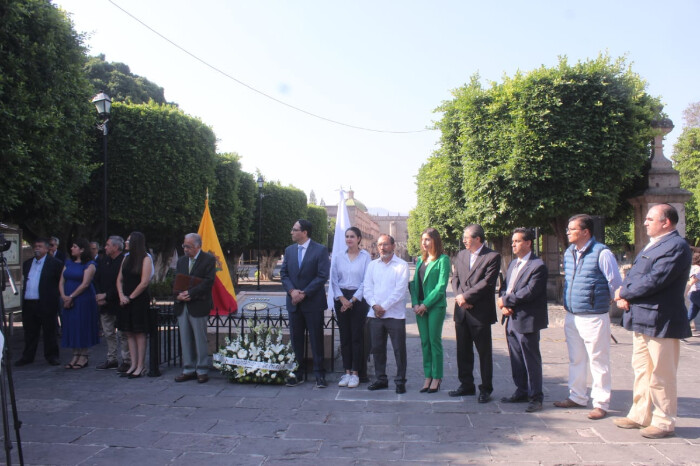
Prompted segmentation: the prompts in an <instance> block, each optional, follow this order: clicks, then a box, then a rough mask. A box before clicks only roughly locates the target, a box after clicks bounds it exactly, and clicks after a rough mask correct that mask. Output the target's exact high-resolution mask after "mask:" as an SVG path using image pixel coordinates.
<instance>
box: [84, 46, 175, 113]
mask: <svg viewBox="0 0 700 466" xmlns="http://www.w3.org/2000/svg"><path fill="white" fill-rule="evenodd" d="M85 71H86V72H87V75H88V77H89V79H90V83H91V84H92V89H93V93H94V94H96V93H98V92H100V91H104V92H105V93H107V95H109V96H110V97H111V99H112V101H114V102H131V103H133V104H145V103H148V101H149V100H153V101H155V102H156V103H158V104H164V103H166V101H165V92H164V91H163V88H162V87H160V86H158V85H157V84H155V83H153V82H151V81H149V80H148V79H146V78H144V77H142V76H138V75H135V74H133V73H132V72H131V70H130V69H129V66H128V65H125V64H124V63H118V62H112V63H109V62H107V61H105V56H104V54H100V55H98V56H96V57H90V58H88V61H87V64H86V65H85Z"/></svg>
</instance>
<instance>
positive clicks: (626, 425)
mask: <svg viewBox="0 0 700 466" xmlns="http://www.w3.org/2000/svg"><path fill="white" fill-rule="evenodd" d="M613 424H615V425H616V426H617V427H619V428H621V429H641V428H643V427H644V426H643V425H641V424H637V423H636V422H634V421H633V420H632V419H630V418H628V417H616V418H615V419H613Z"/></svg>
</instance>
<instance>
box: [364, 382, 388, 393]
mask: <svg viewBox="0 0 700 466" xmlns="http://www.w3.org/2000/svg"><path fill="white" fill-rule="evenodd" d="M385 388H389V382H380V381H379V380H376V381H374V382H372V383H371V384H369V386H368V387H367V390H371V391H374V390H384V389H385Z"/></svg>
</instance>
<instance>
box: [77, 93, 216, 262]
mask: <svg viewBox="0 0 700 466" xmlns="http://www.w3.org/2000/svg"><path fill="white" fill-rule="evenodd" d="M110 123H111V125H112V126H111V128H112V129H111V132H110V135H109V144H108V162H107V163H108V167H107V168H108V177H109V184H108V187H109V192H108V195H109V196H108V197H109V206H108V208H109V222H110V232H119V233H122V234H128V233H129V232H130V231H132V230H138V231H141V232H143V233H144V234H145V235H146V240H147V241H148V244H149V246H151V247H154V248H155V249H156V251H158V252H159V255H158V258H157V261H156V262H157V264H158V265H159V266H160V268H159V271H158V273H159V276H160V275H161V274H162V272H163V271H164V270H165V269H166V268H167V265H168V263H167V260H168V259H169V258H170V257H171V256H172V253H173V251H174V250H175V248H176V246H177V245H179V244H181V241H182V237H183V235H184V234H186V233H189V232H193V231H197V229H198V227H199V221H200V219H201V217H202V212H203V210H204V200H205V196H206V191H207V189H209V190H210V191H211V192H213V193H215V192H216V187H217V181H216V176H215V173H214V169H215V167H216V138H215V136H214V133H213V132H212V130H211V128H209V127H208V126H207V125H205V124H204V123H202V122H201V121H200V120H199V119H197V118H193V117H191V116H188V115H185V114H184V113H183V112H182V111H181V110H179V109H178V108H176V107H173V106H170V105H158V104H156V103H154V102H151V103H148V104H138V105H134V104H127V103H119V102H115V103H114V104H113V106H112V116H111V119H110ZM100 172H101V170H97V172H96V176H95V177H94V178H93V180H92V183H93V184H92V185H91V192H92V193H95V194H93V197H92V200H93V204H92V206H93V209H95V208H96V209H97V210H92V214H91V215H89V216H88V219H86V223H87V222H88V221H90V220H92V221H93V231H95V230H99V223H100V221H101V218H102V213H101V211H99V208H100V206H101V199H102V198H101V193H102V180H101V175H100V174H99V173H100ZM97 193H100V194H97ZM86 198H88V199H89V196H86ZM95 200H96V201H97V203H96V205H95V203H94V201H95ZM85 211H86V212H90V209H89V208H86V209H85Z"/></svg>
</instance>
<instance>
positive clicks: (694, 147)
mask: <svg viewBox="0 0 700 466" xmlns="http://www.w3.org/2000/svg"><path fill="white" fill-rule="evenodd" d="M699 108H700V102H696V103H694V104H691V105H690V106H689V107H688V109H686V111H685V112H684V115H685V116H686V126H685V127H684V128H683V131H682V132H681V135H680V136H679V137H678V140H677V141H676V144H675V146H674V147H673V161H674V164H675V168H676V170H678V172H679V173H680V175H681V187H682V188H684V189H687V190H688V191H690V192H691V193H692V194H693V195H692V197H691V198H690V200H689V201H688V202H687V203H686V209H685V218H686V238H688V239H689V240H690V242H691V243H692V244H694V245H698V244H700V218H698V212H699V211H700V118H697V115H695V114H697V113H699V112H700V111H699V110H698V109H699ZM694 115H695V116H694Z"/></svg>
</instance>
